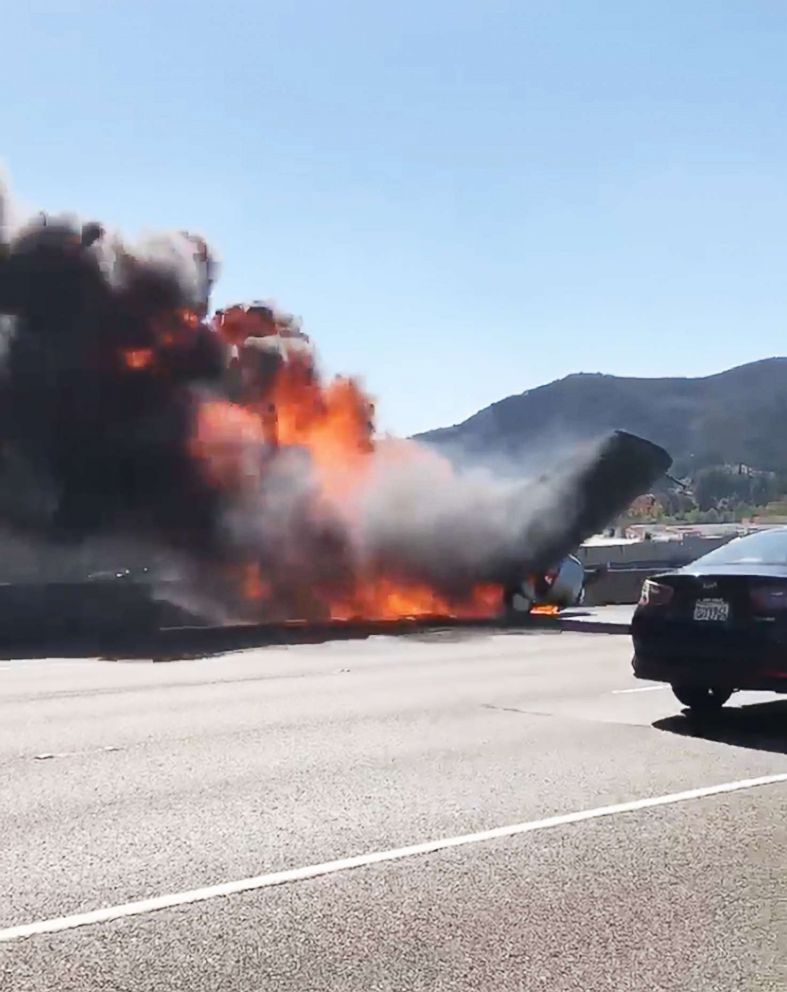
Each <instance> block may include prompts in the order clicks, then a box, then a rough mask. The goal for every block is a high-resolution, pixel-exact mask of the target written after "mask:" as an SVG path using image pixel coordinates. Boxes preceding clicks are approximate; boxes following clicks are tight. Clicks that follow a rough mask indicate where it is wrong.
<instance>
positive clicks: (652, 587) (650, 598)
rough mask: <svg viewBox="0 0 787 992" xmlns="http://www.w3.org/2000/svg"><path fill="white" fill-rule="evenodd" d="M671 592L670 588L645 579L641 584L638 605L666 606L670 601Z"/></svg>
mask: <svg viewBox="0 0 787 992" xmlns="http://www.w3.org/2000/svg"><path fill="white" fill-rule="evenodd" d="M673 592H674V590H673V588H672V586H667V585H664V584H663V583H662V582H654V581H653V579H645V581H644V582H643V584H642V592H641V594H640V597H639V605H640V606H666V605H667V603H669V601H670V600H671V599H672V595H673Z"/></svg>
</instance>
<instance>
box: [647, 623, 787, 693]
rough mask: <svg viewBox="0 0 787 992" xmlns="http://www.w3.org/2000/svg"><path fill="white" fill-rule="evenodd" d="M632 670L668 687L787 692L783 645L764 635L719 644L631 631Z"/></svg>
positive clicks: (786, 657) (709, 640)
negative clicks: (652, 635) (711, 687)
mask: <svg viewBox="0 0 787 992" xmlns="http://www.w3.org/2000/svg"><path fill="white" fill-rule="evenodd" d="M632 668H633V669H634V675H635V676H636V677H637V678H639V679H648V680H649V681H654V682H669V683H670V684H671V685H678V684H680V685H697V686H724V687H726V688H729V689H758V690H763V691H769V692H787V647H786V646H784V645H782V644H780V643H777V642H773V641H770V640H768V639H758V638H755V637H751V638H750V639H748V640H746V641H742V642H738V641H737V640H735V641H732V642H726V643H720V642H714V639H713V638H710V639H708V640H706V641H704V642H703V641H698V640H697V639H695V638H693V637H687V638H679V637H673V638H670V639H669V640H667V639H663V640H656V639H653V638H642V637H637V636H636V635H635V636H634V658H633V660H632Z"/></svg>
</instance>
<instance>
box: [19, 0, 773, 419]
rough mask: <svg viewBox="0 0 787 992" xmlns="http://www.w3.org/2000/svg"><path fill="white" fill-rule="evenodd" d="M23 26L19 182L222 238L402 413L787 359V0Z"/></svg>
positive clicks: (308, 10)
mask: <svg viewBox="0 0 787 992" xmlns="http://www.w3.org/2000/svg"><path fill="white" fill-rule="evenodd" d="M3 42H4V43H3V58H2V68H1V69H0V79H2V85H3V91H4V97H3V100H2V104H0V157H2V159H3V160H4V161H5V165H6V167H7V169H8V171H9V173H10V174H11V177H12V180H13V185H14V188H15V189H16V190H17V191H18V193H19V194H20V195H21V196H22V197H23V198H24V199H25V200H26V201H28V202H30V203H33V204H35V205H37V206H41V207H43V208H45V209H52V210H57V209H63V208H69V209H74V210H78V211H80V212H84V213H86V214H90V215H93V216H96V217H98V218H99V219H102V220H104V221H106V222H109V223H112V224H116V225H119V226H121V227H123V228H124V229H126V230H128V231H129V232H130V233H135V232H138V231H140V230H142V229H145V228H156V227H162V226H163V227H167V226H172V225H175V226H177V227H187V228H190V229H192V230H198V231H200V232H201V233H203V234H204V235H205V236H206V237H207V238H208V240H209V241H210V242H211V244H213V245H214V246H215V248H216V250H217V251H218V253H219V255H220V257H221V258H222V262H223V269H222V277H221V280H220V282H219V284H218V286H217V289H216V296H215V302H216V304H217V305H220V304H222V303H225V302H228V301H233V300H236V299H245V298H248V297H272V298H274V299H276V300H277V301H278V302H279V303H280V304H281V305H282V306H284V307H286V308H288V309H291V310H292V311H294V312H296V313H298V314H300V315H301V316H302V317H303V319H304V323H305V327H306V329H307V330H308V331H309V332H310V333H311V334H312V335H313V336H314V337H315V339H316V340H317V343H318V347H319V349H320V352H321V354H322V356H323V360H324V364H325V365H326V367H327V368H328V369H329V370H331V371H344V372H353V373H358V374H360V375H361V376H362V377H363V379H364V380H365V382H366V384H367V386H368V387H369V388H370V389H371V391H372V392H373V393H374V394H375V396H376V397H378V399H379V410H380V419H381V422H382V425H383V426H384V427H386V428H388V429H393V430H396V431H399V432H411V431H415V430H419V429H425V428H428V427H432V426H442V425H445V424H450V423H454V422H456V421H459V420H461V419H464V418H465V417H466V416H468V415H470V414H472V413H473V412H475V411H476V410H477V409H479V408H480V407H482V406H485V405H487V404H488V403H490V402H493V401H494V400H496V399H499V398H502V397H503V396H506V395H508V394H510V393H514V392H521V391H522V390H524V389H527V388H530V387H532V386H536V385H539V384H541V383H543V382H545V381H549V380H551V379H554V378H558V377H560V376H563V375H565V374H567V373H569V372H574V371H587V372H596V371H604V372H612V373H617V374H621V375H670V374H689V375H696V374H706V373H710V372H714V371H719V370H721V369H723V368H725V367H728V366H730V365H734V364H738V363H742V362H745V361H749V360H752V359H756V358H761V357H764V356H768V355H773V354H783V353H785V352H787V346H786V345H785V343H784V340H785V337H787V326H786V325H787V321H786V320H785V317H786V316H787V278H786V276H787V253H786V252H785V248H786V247H787V244H786V242H787V128H786V127H785V119H787V118H786V117H785V111H786V110H787V99H786V92H785V91H786V88H787V59H785V54H784V53H785V51H787V6H785V4H784V3H783V2H781V0H772V2H765V0H746V2H744V0H737V2H730V0H711V2H703V0H692V2H688V3H687V2H685V0H680V2H672V0H660V2H658V3H654V2H652V0H647V2H644V0H605V2H601V3H599V2H597V0H588V2H580V0H575V2H560V0H551V2H530V0H511V2H499V0H476V2H467V0H454V2H445V0H427V2H424V0H421V2H419V3H415V2H412V0H398V2H397V3H395V4H379V3H373V2H371V0H369V2H343V0H332V2H327V0H320V2H317V0H291V2H290V3H286V2H279V0H275V2H265V0H260V2H256V3H254V2H251V0H227V2H212V3H207V2H204V0H194V2H191V3H187V2H174V0H133V2H129V0H115V2H112V3H110V0H79V2H76V0H72V2H55V0H34V2H33V3H32V4H30V5H29V7H26V6H25V5H23V4H19V3H18V4H12V5H7V9H5V10H4V12H3Z"/></svg>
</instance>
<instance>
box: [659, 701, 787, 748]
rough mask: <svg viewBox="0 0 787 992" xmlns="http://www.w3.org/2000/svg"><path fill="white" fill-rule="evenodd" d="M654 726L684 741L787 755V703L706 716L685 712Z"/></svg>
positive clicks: (728, 709)
mask: <svg viewBox="0 0 787 992" xmlns="http://www.w3.org/2000/svg"><path fill="white" fill-rule="evenodd" d="M653 726H654V727H655V728H656V729H657V730H666V731H669V732H670V733H672V734H680V735H681V736H683V737H699V738H702V739H703V740H708V741H718V742H719V743H720V744H732V745H734V746H735V747H747V748H752V749H753V750H756V751H773V752H774V753H776V754H787V700H782V699H777V700H774V701H773V702H767V703H753V704H752V705H750V706H741V707H729V708H726V709H722V710H721V711H720V712H718V713H714V714H712V715H703V716H697V715H694V714H691V713H689V712H688V711H684V712H683V713H681V714H678V715H676V716H668V717H665V718H664V719H662V720H656V722H655V723H654V724H653Z"/></svg>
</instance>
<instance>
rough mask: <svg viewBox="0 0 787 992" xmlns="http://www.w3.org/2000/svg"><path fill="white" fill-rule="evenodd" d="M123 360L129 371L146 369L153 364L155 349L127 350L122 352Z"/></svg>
mask: <svg viewBox="0 0 787 992" xmlns="http://www.w3.org/2000/svg"><path fill="white" fill-rule="evenodd" d="M122 358H123V362H124V364H125V366H126V368H127V369H133V370H135V371H139V370H140V369H146V368H148V367H149V366H150V365H151V364H152V363H153V349H152V348H127V349H126V350H125V351H123V352H122Z"/></svg>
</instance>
